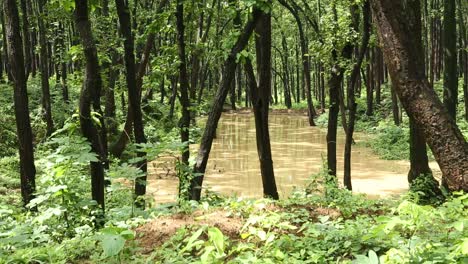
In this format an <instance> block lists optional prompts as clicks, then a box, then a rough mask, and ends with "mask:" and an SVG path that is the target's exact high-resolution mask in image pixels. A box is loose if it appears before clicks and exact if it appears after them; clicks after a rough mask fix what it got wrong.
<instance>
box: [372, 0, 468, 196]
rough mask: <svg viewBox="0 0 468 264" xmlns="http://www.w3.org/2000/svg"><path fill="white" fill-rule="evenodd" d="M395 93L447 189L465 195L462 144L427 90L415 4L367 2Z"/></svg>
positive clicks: (467, 157) (467, 180)
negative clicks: (434, 159)
mask: <svg viewBox="0 0 468 264" xmlns="http://www.w3.org/2000/svg"><path fill="white" fill-rule="evenodd" d="M372 9H373V13H374V16H375V18H376V19H375V20H376V24H377V28H378V34H379V38H380V39H381V42H382V43H383V49H384V51H385V53H384V55H385V61H386V63H387V65H388V68H389V72H390V76H391V78H392V81H393V83H394V84H395V90H396V92H397V94H398V96H399V98H400V101H401V103H402V105H403V107H404V108H405V110H406V112H407V114H408V116H409V117H410V118H413V119H414V121H415V124H416V126H418V128H420V129H421V130H422V131H423V134H424V136H425V138H426V140H427V143H428V144H429V146H430V148H431V150H432V153H433V154H434V156H435V158H436V160H437V162H438V163H439V166H440V169H441V171H442V173H443V177H444V180H445V183H446V186H447V187H448V189H449V190H451V191H455V190H465V191H467V190H468V143H467V142H466V140H465V139H464V137H463V135H462V134H461V132H460V130H459V129H458V127H457V125H456V123H455V121H454V120H453V118H451V117H450V115H449V113H448V112H447V110H446V109H445V107H444V106H443V105H442V103H441V102H440V100H439V99H438V97H437V94H436V93H435V91H434V90H432V89H431V88H430V86H429V82H428V81H427V79H426V75H425V73H424V72H425V71H424V54H422V52H423V49H422V43H421V25H420V23H421V22H420V4H419V1H418V0H411V1H405V3H403V1H401V0H398V1H395V0H372Z"/></svg>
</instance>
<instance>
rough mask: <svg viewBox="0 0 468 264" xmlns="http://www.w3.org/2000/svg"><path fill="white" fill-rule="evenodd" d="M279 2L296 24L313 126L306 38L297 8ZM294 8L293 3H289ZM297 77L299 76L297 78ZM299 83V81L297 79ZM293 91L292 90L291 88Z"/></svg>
mask: <svg viewBox="0 0 468 264" xmlns="http://www.w3.org/2000/svg"><path fill="white" fill-rule="evenodd" d="M279 2H280V3H281V4H282V5H283V6H284V7H286V8H287V9H288V10H289V12H291V14H292V15H293V16H294V19H295V20H296V23H297V28H298V30H299V39H300V43H301V52H302V68H303V70H304V83H305V90H306V98H307V112H308V116H309V118H308V120H309V125H310V126H315V123H314V117H315V115H316V113H315V109H314V105H313V103H312V94H311V92H312V87H311V78H310V64H309V57H308V56H309V48H308V44H307V42H306V38H305V35H304V29H303V27H302V22H301V18H300V17H299V14H298V11H297V9H298V8H297V7H296V8H293V7H292V6H290V5H289V4H288V3H287V2H286V1H285V0H279ZM291 3H292V4H293V6H294V2H291ZM298 77H299V76H298ZM298 81H299V79H298ZM293 89H294V88H293ZM296 96H297V98H299V92H298V93H297V95H296Z"/></svg>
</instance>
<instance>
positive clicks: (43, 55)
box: [38, 0, 54, 136]
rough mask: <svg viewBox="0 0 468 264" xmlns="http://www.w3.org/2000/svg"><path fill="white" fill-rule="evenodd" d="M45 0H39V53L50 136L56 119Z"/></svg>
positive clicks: (43, 103)
mask: <svg viewBox="0 0 468 264" xmlns="http://www.w3.org/2000/svg"><path fill="white" fill-rule="evenodd" d="M45 4H46V3H45V1H44V0H39V2H38V10H39V14H38V15H39V16H38V25H39V53H40V64H41V65H40V66H41V87H42V111H43V114H44V120H45V122H46V124H47V133H46V135H47V136H50V135H51V134H52V132H53V131H54V121H53V119H52V107H51V102H50V85H49V65H48V62H49V57H48V52H47V39H46V38H47V36H46V26H45V25H44V15H45V13H44V6H45Z"/></svg>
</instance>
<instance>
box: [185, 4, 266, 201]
mask: <svg viewBox="0 0 468 264" xmlns="http://www.w3.org/2000/svg"><path fill="white" fill-rule="evenodd" d="M261 16H262V13H260V11H259V10H257V9H254V11H253V12H252V16H251V19H250V20H249V21H248V22H247V24H246V25H245V26H244V29H243V30H242V33H241V34H240V35H239V36H238V37H237V40H236V42H235V44H234V46H233V47H232V48H231V51H230V52H229V54H228V57H227V59H226V60H225V61H224V64H223V75H222V76H223V79H222V80H221V84H220V86H219V89H218V91H217V92H216V95H215V98H214V101H213V106H212V107H211V111H210V114H209V116H208V120H207V121H206V127H205V131H204V132H203V136H202V139H201V143H200V148H199V150H198V155H197V159H196V163H195V166H194V168H193V173H194V174H195V175H197V177H195V178H194V179H193V180H192V182H191V184H190V194H191V199H192V200H197V201H198V200H200V196H201V188H202V184H203V178H204V174H205V170H206V165H207V163H208V158H209V156H210V151H211V145H212V144H213V139H214V137H215V135H216V128H217V126H218V121H219V118H220V117H221V112H222V110H223V105H224V101H225V100H226V97H227V94H228V92H229V89H230V88H231V84H232V79H233V78H234V75H235V71H236V67H237V64H238V62H237V54H238V53H239V52H241V51H242V50H243V49H244V48H245V47H246V46H247V43H248V41H249V39H250V36H251V35H252V32H253V30H254V29H255V26H256V25H257V22H258V21H259V19H260V18H261Z"/></svg>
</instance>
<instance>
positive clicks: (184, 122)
mask: <svg viewBox="0 0 468 264" xmlns="http://www.w3.org/2000/svg"><path fill="white" fill-rule="evenodd" d="M176 10H177V11H176V19H177V46H178V50H179V61H180V62H179V84H180V87H179V88H180V97H179V102H180V105H181V106H182V117H181V118H180V120H179V127H180V140H181V141H182V143H186V144H187V146H186V148H185V149H184V151H183V152H182V162H183V163H184V164H185V165H188V164H189V157H190V151H189V146H188V144H189V140H190V135H189V127H190V111H189V107H190V99H189V94H188V92H189V90H190V88H189V82H188V75H187V62H186V58H185V37H184V34H185V25H184V4H183V0H177V9H176Z"/></svg>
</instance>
